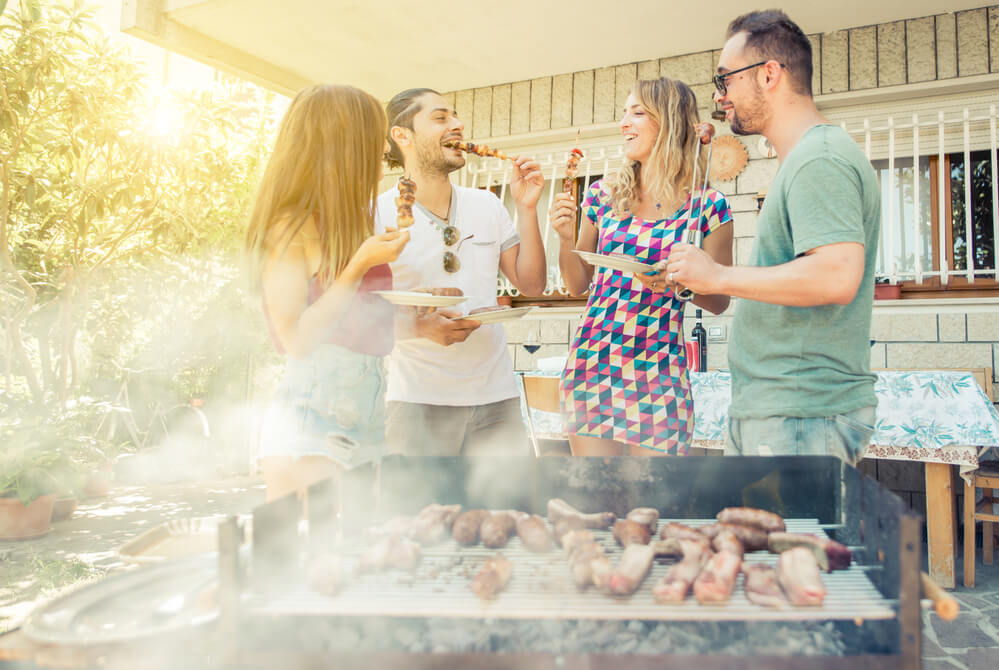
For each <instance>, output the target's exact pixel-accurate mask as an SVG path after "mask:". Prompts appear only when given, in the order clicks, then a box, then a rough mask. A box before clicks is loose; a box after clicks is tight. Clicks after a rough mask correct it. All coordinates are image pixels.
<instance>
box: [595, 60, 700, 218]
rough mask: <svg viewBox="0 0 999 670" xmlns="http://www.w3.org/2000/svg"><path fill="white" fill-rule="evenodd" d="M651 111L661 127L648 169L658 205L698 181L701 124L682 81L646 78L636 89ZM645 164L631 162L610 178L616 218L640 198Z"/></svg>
mask: <svg viewBox="0 0 999 670" xmlns="http://www.w3.org/2000/svg"><path fill="white" fill-rule="evenodd" d="M631 93H632V95H634V96H635V98H636V99H637V100H638V104H640V105H641V106H642V107H643V108H644V109H645V112H646V113H647V114H648V115H649V117H650V118H651V119H653V120H654V121H655V122H656V123H658V124H659V135H658V137H656V142H655V144H654V145H653V147H652V154H651V155H650V156H649V164H648V165H647V166H646V167H645V174H646V178H647V180H648V182H649V183H648V184H647V186H648V190H649V192H650V193H651V194H652V197H653V198H655V199H656V201H657V202H674V201H676V200H677V199H678V198H679V197H680V196H681V195H682V194H683V192H684V191H685V190H686V189H688V188H690V180H691V178H692V177H693V167H694V150H695V148H696V142H697V141H698V139H697V133H696V132H695V128H694V126H696V125H697V124H698V123H699V122H700V116H699V115H698V113H697V98H696V97H695V96H694V92H693V91H692V90H690V87H689V86H687V85H686V84H684V83H683V82H682V81H679V80H677V79H668V78H666V77H660V78H659V79H641V80H639V81H637V82H635V85H634V86H633V87H632V89H631ZM698 162H699V164H698V168H697V173H698V175H703V174H704V168H705V167H706V165H707V158H706V155H705V152H701V154H700V157H699V159H698ZM641 168H642V166H641V164H640V163H639V162H638V161H633V160H628V159H625V163H624V165H622V166H621V168H620V169H619V170H618V171H617V172H615V173H613V174H612V175H610V179H608V184H607V185H608V189H607V190H608V193H609V195H610V200H611V206H612V208H613V210H614V214H615V215H616V216H618V217H620V216H622V215H624V214H625V213H626V212H628V210H629V209H630V208H631V205H632V203H634V202H636V201H637V200H638V197H639V189H640V188H642V187H643V186H645V185H643V184H641V183H640V177H641Z"/></svg>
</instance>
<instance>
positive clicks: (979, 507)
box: [964, 463, 999, 589]
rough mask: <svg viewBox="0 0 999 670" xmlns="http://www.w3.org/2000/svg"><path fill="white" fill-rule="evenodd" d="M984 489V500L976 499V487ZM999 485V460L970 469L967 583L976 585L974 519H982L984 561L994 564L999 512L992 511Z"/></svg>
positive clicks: (966, 512) (966, 493) (966, 490)
mask: <svg viewBox="0 0 999 670" xmlns="http://www.w3.org/2000/svg"><path fill="white" fill-rule="evenodd" d="M976 488H980V489H982V493H983V496H982V500H981V501H980V502H977V503H976V502H975V489H976ZM997 489H999V464H994V463H986V464H985V465H983V466H981V467H980V468H978V469H977V470H975V471H974V472H972V473H971V483H970V484H967V483H966V484H965V485H964V585H965V586H966V587H968V588H969V589H970V588H974V586H975V523H976V522H978V521H981V522H982V553H983V556H982V562H983V563H984V564H985V565H992V552H993V548H994V546H995V542H994V539H995V538H994V537H993V526H992V524H993V523H994V522H997V521H999V514H995V512H994V511H993V507H992V505H993V503H999V496H997V495H996V490H997Z"/></svg>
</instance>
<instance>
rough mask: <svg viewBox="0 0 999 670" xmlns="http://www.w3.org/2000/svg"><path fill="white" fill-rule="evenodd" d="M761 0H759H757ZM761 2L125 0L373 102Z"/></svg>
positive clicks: (642, 39)
mask: <svg viewBox="0 0 999 670" xmlns="http://www.w3.org/2000/svg"><path fill="white" fill-rule="evenodd" d="M762 4H763V5H766V3H762ZM783 4H784V9H785V11H787V12H788V14H789V15H790V16H791V18H792V19H794V20H795V21H797V22H798V24H799V25H800V26H801V27H802V29H803V30H804V31H805V32H806V33H809V34H815V33H825V32H832V31H836V30H841V29H843V28H850V27H855V26H864V25H873V24H878V23H887V22H891V21H897V20H902V19H908V18H918V17H922V16H930V15H933V14H941V13H946V12H953V11H958V10H962V9H971V8H976V7H981V6H983V2H982V0H947V1H944V0H882V1H880V2H870V0H839V1H838V2H825V3H818V2H814V1H813V0H809V1H807V2H806V1H803V0H789V1H788V2H785V3H783ZM759 7H760V3H748V2H745V0H715V1H714V2H712V3H708V4H702V3H689V2H683V3H678V2H676V3H667V2H662V1H660V0H647V1H646V2H638V3H626V4H624V5H616V4H614V3H610V2H607V0H574V2H569V3H564V2H555V1H552V0H541V1H540V2H539V0H499V1H496V0H492V1H488V2H487V1H485V0H465V1H464V2H456V1H455V0H450V1H447V2H443V1H441V0H409V1H404V0H282V1H281V2H275V1H274V0H127V1H126V2H125V3H123V9H122V26H121V27H122V30H123V31H125V32H126V33H129V34H131V35H134V36H137V37H141V38H143V39H146V40H148V41H150V42H153V43H155V44H158V45H160V46H162V47H164V48H166V49H169V50H170V51H173V52H176V53H180V54H183V55H185V56H188V57H190V58H193V59H195V60H198V61H201V62H203V63H206V64H208V65H211V66H213V67H216V68H218V69H220V70H224V71H228V72H232V73H234V74H237V75H239V76H241V77H244V78H246V79H249V80H251V81H254V82H256V83H258V84H261V85H263V86H265V87H267V88H270V89H272V90H275V91H278V92H280V93H283V94H285V95H292V94H294V93H295V92H296V91H297V90H299V89H300V88H302V87H303V86H306V85H308V84H312V83H316V82H335V83H342V84H353V85H355V86H359V87H361V88H364V89H366V90H368V91H370V92H371V93H373V94H374V95H375V96H377V97H379V98H381V99H388V98H389V97H391V96H392V95H394V94H395V93H396V92H398V91H400V90H402V89H405V88H409V87H412V86H429V87H432V88H436V89H438V90H441V91H454V90H462V89H469V88H478V87H483V86H492V85H496V84H502V83H507V82H514V81H522V80H526V79H533V78H536V77H544V76H550V75H554V74H561V73H566V72H577V71H581V70H588V69H592V68H600V67H607V66H611V65H618V64H624V63H632V62H639V61H643V60H649V59H654V58H664V57H669V56H675V55H680V54H686V53H694V52H699V51H706V50H709V49H717V48H719V47H720V46H721V45H722V43H723V41H724V31H725V27H726V25H727V24H728V22H729V21H730V20H731V19H732V18H734V17H736V16H738V15H739V14H742V13H744V12H747V11H750V10H752V9H757V8H759Z"/></svg>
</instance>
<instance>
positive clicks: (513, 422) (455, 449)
mask: <svg viewBox="0 0 999 670" xmlns="http://www.w3.org/2000/svg"><path fill="white" fill-rule="evenodd" d="M385 417H386V422H385V441H386V446H387V447H388V451H389V452H391V453H396V454H406V455H408V456H459V455H460V456H467V455H479V454H524V455H527V454H529V453H531V447H530V443H529V442H528V440H527V430H526V429H525V427H524V417H523V414H522V413H521V411H520V398H510V399H509V400H501V401H499V402H494V403H489V404H488V405H473V406H469V407H455V406H453V405H423V404H419V403H409V402H396V401H392V402H389V403H387V404H386V408H385Z"/></svg>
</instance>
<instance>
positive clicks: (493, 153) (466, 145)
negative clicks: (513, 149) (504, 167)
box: [443, 140, 513, 160]
mask: <svg viewBox="0 0 999 670" xmlns="http://www.w3.org/2000/svg"><path fill="white" fill-rule="evenodd" d="M443 144H444V146H446V147H448V148H450V149H458V150H460V151H464V152H466V153H470V154H475V155H476V156H484V157H486V158H500V159H502V160H513V159H512V158H510V156H508V155H506V154H505V153H503V152H502V151H500V150H499V149H491V148H489V147H487V146H486V145H485V144H475V143H474V142H463V141H459V140H448V141H446V142H443Z"/></svg>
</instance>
